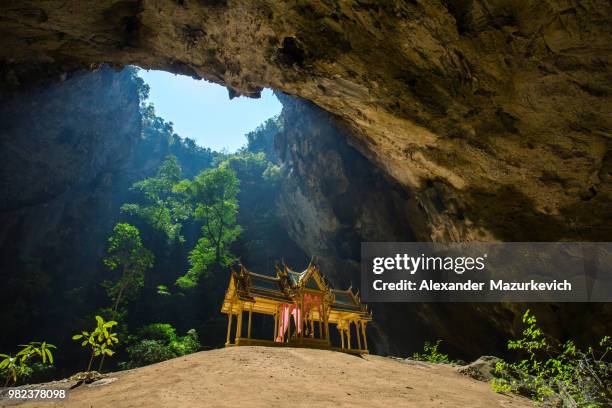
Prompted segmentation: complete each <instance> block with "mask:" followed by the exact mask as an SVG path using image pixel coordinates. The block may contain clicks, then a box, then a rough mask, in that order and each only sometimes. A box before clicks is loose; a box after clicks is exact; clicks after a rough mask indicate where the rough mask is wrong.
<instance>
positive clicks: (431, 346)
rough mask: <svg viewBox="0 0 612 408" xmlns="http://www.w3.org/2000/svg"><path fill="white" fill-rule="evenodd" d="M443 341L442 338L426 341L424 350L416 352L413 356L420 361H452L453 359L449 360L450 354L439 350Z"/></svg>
mask: <svg viewBox="0 0 612 408" xmlns="http://www.w3.org/2000/svg"><path fill="white" fill-rule="evenodd" d="M441 343H442V340H438V341H436V342H435V343H430V342H428V341H426V342H425V345H424V346H423V352H422V353H414V354H413V355H412V358H413V359H415V360H419V361H428V362H430V363H447V364H449V363H451V362H452V361H451V360H449V358H448V354H442V353H440V352H439V351H438V347H440V344H441Z"/></svg>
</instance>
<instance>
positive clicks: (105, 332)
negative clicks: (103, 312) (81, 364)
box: [72, 316, 119, 372]
mask: <svg viewBox="0 0 612 408" xmlns="http://www.w3.org/2000/svg"><path fill="white" fill-rule="evenodd" d="M116 324H117V322H116V321H114V320H110V321H108V322H105V321H104V319H103V318H102V317H101V316H96V328H95V329H94V330H92V331H90V332H89V331H85V330H83V331H82V332H81V333H79V334H75V335H74V336H72V340H81V346H82V347H89V348H90V349H91V357H90V358H89V364H88V365H87V371H88V372H89V371H91V364H92V363H93V360H94V358H95V357H97V356H102V359H101V360H100V367H99V368H98V370H102V364H103V363H104V357H106V356H109V357H111V356H112V355H113V354H115V352H114V351H113V350H112V349H111V348H110V347H111V346H112V345H113V344H117V343H118V342H119V339H118V337H117V333H112V332H111V329H112V328H113V326H115V325H116Z"/></svg>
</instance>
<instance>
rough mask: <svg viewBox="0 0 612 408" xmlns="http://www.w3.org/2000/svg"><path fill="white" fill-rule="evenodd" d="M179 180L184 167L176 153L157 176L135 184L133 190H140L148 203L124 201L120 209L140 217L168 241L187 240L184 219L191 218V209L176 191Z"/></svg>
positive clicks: (158, 170)
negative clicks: (184, 236) (182, 232)
mask: <svg viewBox="0 0 612 408" xmlns="http://www.w3.org/2000/svg"><path fill="white" fill-rule="evenodd" d="M180 179H181V166H180V165H179V163H178V160H177V158H176V156H173V155H169V156H167V157H166V160H165V161H164V162H163V163H162V165H161V166H160V167H159V168H158V169H157V174H156V175H155V176H153V177H149V178H146V179H144V180H141V181H139V182H137V183H134V185H133V186H132V189H135V190H138V191H140V192H141V194H142V196H143V198H144V200H145V202H146V204H137V203H129V204H124V205H123V206H121V211H123V212H126V213H128V214H132V215H137V216H139V217H141V218H142V219H143V220H144V221H145V222H146V223H148V224H149V225H151V227H153V228H155V229H157V230H159V231H161V232H163V233H164V234H166V236H167V237H168V240H169V241H174V240H178V241H181V242H182V241H184V238H183V236H181V233H180V232H181V227H182V222H183V221H184V220H186V219H187V218H188V217H189V212H188V209H187V207H186V206H185V204H184V201H183V200H181V197H179V196H178V195H177V194H176V192H175V191H174V187H175V185H176V184H177V183H178V182H179V180H180Z"/></svg>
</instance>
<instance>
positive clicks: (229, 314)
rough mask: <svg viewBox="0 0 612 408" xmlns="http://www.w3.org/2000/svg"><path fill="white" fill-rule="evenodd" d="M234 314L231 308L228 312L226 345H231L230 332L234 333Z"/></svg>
mask: <svg viewBox="0 0 612 408" xmlns="http://www.w3.org/2000/svg"><path fill="white" fill-rule="evenodd" d="M232 316H234V314H233V313H232V310H231V308H230V311H229V313H228V314H227V337H226V339H225V345H226V346H229V345H230V338H231V337H230V334H231V333H232Z"/></svg>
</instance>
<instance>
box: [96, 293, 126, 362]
mask: <svg viewBox="0 0 612 408" xmlns="http://www.w3.org/2000/svg"><path fill="white" fill-rule="evenodd" d="M124 289H125V286H122V287H121V289H119V293H118V294H117V300H115V305H114V306H113V314H112V316H111V320H115V318H116V317H117V310H118V309H119V302H120V301H121V297H122V296H123V290H124ZM105 357H106V354H102V358H101V359H100V365H99V366H98V372H100V373H101V372H102V366H103V365H104V358H105ZM87 371H89V370H87Z"/></svg>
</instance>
